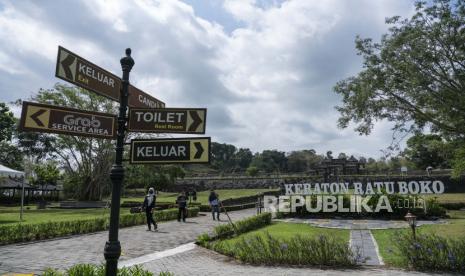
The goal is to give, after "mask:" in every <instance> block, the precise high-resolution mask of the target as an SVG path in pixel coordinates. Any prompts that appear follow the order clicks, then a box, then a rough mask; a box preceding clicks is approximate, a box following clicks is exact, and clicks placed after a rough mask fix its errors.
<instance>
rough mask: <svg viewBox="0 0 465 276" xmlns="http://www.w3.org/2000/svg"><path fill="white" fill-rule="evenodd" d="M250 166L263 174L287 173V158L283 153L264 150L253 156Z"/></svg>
mask: <svg viewBox="0 0 465 276" xmlns="http://www.w3.org/2000/svg"><path fill="white" fill-rule="evenodd" d="M251 166H255V167H257V168H258V169H259V170H262V171H265V172H284V171H287V158H286V155H285V153H284V152H281V151H277V150H264V151H263V152H262V153H260V154H256V155H255V156H254V158H253V160H252V163H251Z"/></svg>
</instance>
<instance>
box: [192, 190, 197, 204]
mask: <svg viewBox="0 0 465 276" xmlns="http://www.w3.org/2000/svg"><path fill="white" fill-rule="evenodd" d="M192 200H193V201H194V202H197V191H196V190H195V189H194V190H193V191H192Z"/></svg>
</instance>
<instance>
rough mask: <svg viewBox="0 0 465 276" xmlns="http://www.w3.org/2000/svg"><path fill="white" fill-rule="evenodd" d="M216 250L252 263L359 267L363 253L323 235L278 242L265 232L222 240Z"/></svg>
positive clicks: (215, 245) (216, 244) (298, 237)
mask: <svg viewBox="0 0 465 276" xmlns="http://www.w3.org/2000/svg"><path fill="white" fill-rule="evenodd" d="M212 249H213V250H215V251H218V252H220V253H222V254H225V255H229V256H232V257H235V258H237V259H239V260H240V261H243V262H246V263H251V264H266V265H278V264H281V265H320V266H321V265H324V266H339V267H350V266H356V265H357V261H359V259H360V256H359V254H354V253H353V252H352V250H351V249H350V248H349V246H348V245H347V243H346V242H344V241H343V240H341V239H338V238H334V237H329V236H325V235H320V236H318V237H304V236H300V235H297V236H295V237H292V238H290V239H277V238H274V237H273V236H272V235H270V234H269V233H268V232H265V235H261V234H255V235H252V236H249V237H242V238H241V239H240V240H239V241H238V242H235V243H232V242H231V243H229V242H226V241H219V242H216V243H213V245H212Z"/></svg>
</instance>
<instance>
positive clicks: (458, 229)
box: [372, 211, 465, 266]
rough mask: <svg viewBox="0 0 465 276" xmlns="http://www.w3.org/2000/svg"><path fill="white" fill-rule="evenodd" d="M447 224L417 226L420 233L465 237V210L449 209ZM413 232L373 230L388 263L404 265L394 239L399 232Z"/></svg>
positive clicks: (382, 254)
mask: <svg viewBox="0 0 465 276" xmlns="http://www.w3.org/2000/svg"><path fill="white" fill-rule="evenodd" d="M447 214H448V215H449V216H450V219H447V222H448V223H447V224H439V225H423V226H420V227H418V228H417V231H418V233H425V234H435V235H438V236H441V237H445V238H454V239H465V211H449V212H448V213H447ZM406 232H411V230H410V229H401V230H396V229H387V230H373V231H372V233H373V236H374V237H375V239H376V242H377V243H378V247H379V250H380V254H381V256H382V257H383V260H384V262H385V263H386V264H388V265H391V266H402V261H401V258H400V257H399V256H398V255H399V254H398V251H397V249H396V248H395V246H394V243H393V241H395V240H396V237H397V236H398V235H399V233H406Z"/></svg>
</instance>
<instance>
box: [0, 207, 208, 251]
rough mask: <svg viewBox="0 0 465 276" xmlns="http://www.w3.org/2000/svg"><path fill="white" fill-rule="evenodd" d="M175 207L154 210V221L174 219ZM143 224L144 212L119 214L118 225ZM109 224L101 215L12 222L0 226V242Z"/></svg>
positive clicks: (192, 211) (195, 212) (90, 229)
mask: <svg viewBox="0 0 465 276" xmlns="http://www.w3.org/2000/svg"><path fill="white" fill-rule="evenodd" d="M198 212H199V209H198V208H189V209H188V216H189V217H195V216H197V215H198ZM177 216H178V210H177V209H168V210H163V211H157V212H154V218H155V220H156V221H167V220H173V219H176V218H177ZM141 224H145V214H142V213H138V214H126V215H122V216H120V222H119V225H120V227H128V226H135V225H141ZM109 225H110V222H109V217H101V218H94V219H86V220H73V221H56V222H52V221H50V222H46V223H38V224H22V223H18V224H14V225H6V226H0V244H9V243H15V242H26V241H33V240H43V239H50V238H55V237H62V236H68V235H76V234H86V233H92V232H97V231H103V230H107V229H108V227H109Z"/></svg>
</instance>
